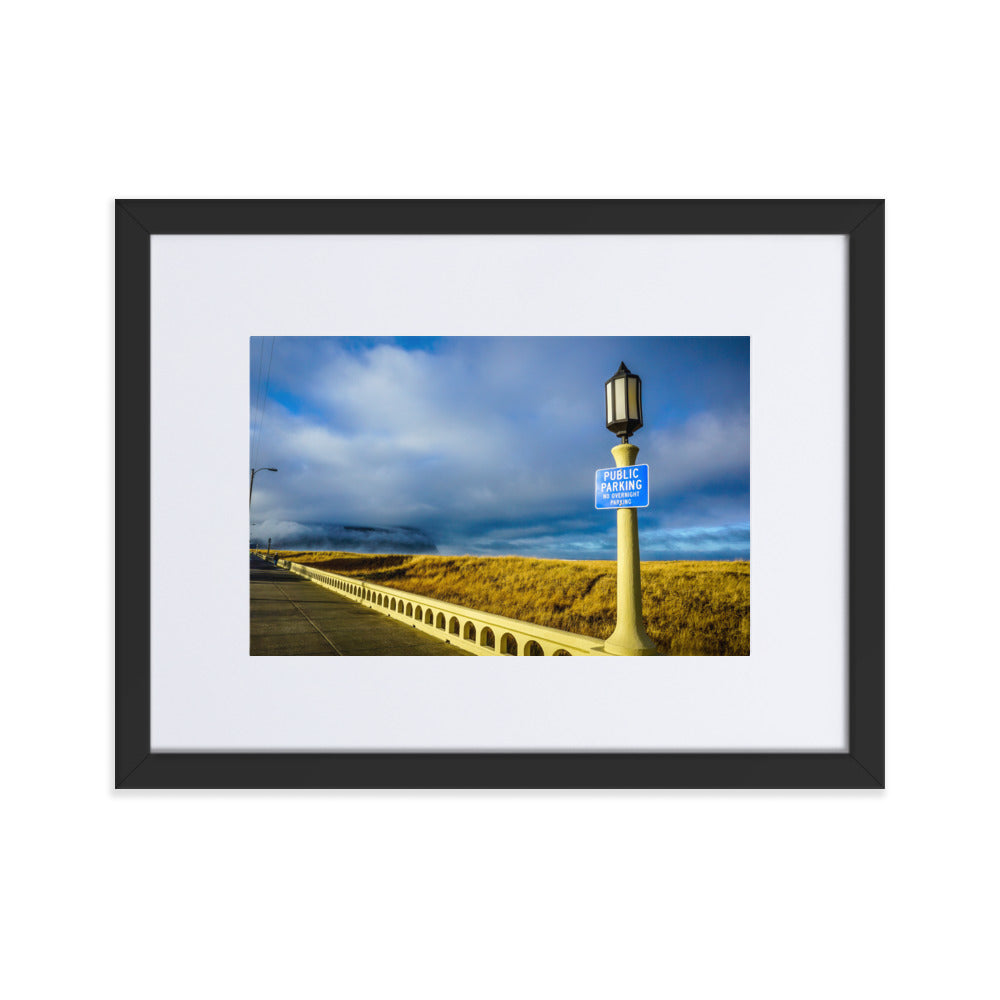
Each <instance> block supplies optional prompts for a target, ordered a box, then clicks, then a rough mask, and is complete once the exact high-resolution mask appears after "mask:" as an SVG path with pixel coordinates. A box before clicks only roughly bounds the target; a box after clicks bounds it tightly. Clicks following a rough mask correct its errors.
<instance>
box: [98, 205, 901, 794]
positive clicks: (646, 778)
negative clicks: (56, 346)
mask: <svg viewBox="0 0 1000 1000" xmlns="http://www.w3.org/2000/svg"><path fill="white" fill-rule="evenodd" d="M115 212H116V251H115V257H116V361H117V363H116V372H117V378H116V438H117V443H116V453H117V456H118V459H117V486H116V535H117V541H116V576H117V588H116V590H117V598H116V646H117V654H116V668H115V673H116V787H118V788H124V789H127V788H365V787H369V788H874V789H877V788H882V787H884V773H883V771H884V725H883V717H884V648H883V647H884V607H883V604H884V556H883V540H884V523H883V522H884V446H883V437H884V413H883V407H884V387H883V383H884V203H883V202H882V201H880V200H856V201H851V200H843V201H841V200H816V201H793V200H789V201H572V200H565V201H511V200H497V201H462V200H454V201H434V200H426V201H391V200H387V201H225V200H220V201H180V200H141V199H135V200H133V199H124V200H119V201H118V202H116V207H115ZM248 495H249V515H248V519H247V521H244V520H243V517H244V511H245V510H246V508H244V507H243V506H242V503H243V500H244V499H247V498H248Z"/></svg>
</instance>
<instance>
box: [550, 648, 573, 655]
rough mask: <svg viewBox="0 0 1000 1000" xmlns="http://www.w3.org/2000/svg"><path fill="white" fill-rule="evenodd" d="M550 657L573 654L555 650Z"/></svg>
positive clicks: (563, 650)
mask: <svg viewBox="0 0 1000 1000" xmlns="http://www.w3.org/2000/svg"><path fill="white" fill-rule="evenodd" d="M552 655H553V656H572V655H573V654H572V653H567V652H566V650H565V649H557V650H556V651H555V652H554V653H553V654H552Z"/></svg>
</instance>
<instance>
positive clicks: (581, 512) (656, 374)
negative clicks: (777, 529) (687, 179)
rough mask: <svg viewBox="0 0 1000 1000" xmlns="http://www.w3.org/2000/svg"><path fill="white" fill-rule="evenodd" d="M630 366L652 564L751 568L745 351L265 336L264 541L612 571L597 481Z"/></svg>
mask: <svg viewBox="0 0 1000 1000" xmlns="http://www.w3.org/2000/svg"><path fill="white" fill-rule="evenodd" d="M621 361H624V362H625V364H626V365H628V367H629V368H630V369H631V370H632V371H633V372H636V373H637V374H638V375H640V376H641V377H642V381H643V408H644V421H645V424H644V426H643V428H642V429H641V430H639V431H637V432H636V434H635V435H634V436H633V437H632V443H633V444H635V445H638V447H639V457H638V459H637V461H638V462H640V463H647V464H648V465H649V467H650V506H649V507H648V508H644V509H642V510H640V512H639V540H640V549H641V553H642V558H643V559H644V560H646V559H733V558H749V555H750V496H749V491H750V341H749V338H748V337H440V338H429V337H396V338H391V337H371V338H366V337H276V338H271V337H263V338H261V337H255V338H251V340H250V402H251V406H250V448H251V456H250V457H251V466H252V467H259V466H276V467H277V469H278V472H277V473H271V472H263V473H259V474H258V475H257V477H256V480H255V484H254V492H253V508H252V511H251V535H252V537H254V538H256V539H259V540H260V541H262V542H263V541H266V539H267V538H268V537H271V538H272V544H273V545H274V546H275V547H295V548H298V547H302V548H343V549H353V550H356V551H412V550H416V549H424V550H430V547H431V545H433V548H434V550H436V551H438V552H440V553H445V554H466V553H467V554H471V555H525V556H537V557H541V558H559V559H567V558H569V559H574V558H577V559H578V558H587V559H613V558H615V515H614V512H613V511H608V510H595V509H594V471H595V469H598V468H606V467H608V466H611V465H613V464H614V460H613V459H612V457H611V454H610V449H611V448H612V447H613V446H614V445H615V444H617V443H618V439H617V438H616V437H615V436H614V435H613V434H611V432H610V431H608V430H607V429H606V428H605V426H604V381H605V379H607V378H609V377H610V376H611V375H612V374H613V373H614V372H615V370H616V369H617V368H618V365H619V363H620V362H621ZM344 526H350V527H351V528H356V527H366V528H367V527H370V528H378V529H385V530H380V531H378V532H357V531H346V532H345V531H344V530H343V529H344ZM401 529H406V530H401Z"/></svg>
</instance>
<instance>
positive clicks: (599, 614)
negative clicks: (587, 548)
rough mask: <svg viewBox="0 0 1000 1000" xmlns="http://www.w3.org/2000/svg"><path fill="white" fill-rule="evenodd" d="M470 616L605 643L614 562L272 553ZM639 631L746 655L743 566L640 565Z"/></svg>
mask: <svg viewBox="0 0 1000 1000" xmlns="http://www.w3.org/2000/svg"><path fill="white" fill-rule="evenodd" d="M275 554H276V555H277V556H279V557H281V558H284V559H292V560H294V561H296V562H301V563H309V564H310V565H313V566H315V567H316V568H317V569H327V570H330V571H331V572H334V573H341V574H343V575H345V576H357V577H359V578H360V579H364V580H368V581H370V582H372V583H381V584H383V585H385V586H387V587H395V588H397V589H399V590H406V591H409V592H410V593H413V594H422V595H423V596H425V597H436V598H438V599H439V600H443V601H451V602H452V603H454V604H462V605H464V606H465V607H468V608H475V609H477V610H479V611H489V612H492V613H493V614H498V615H507V616H508V617H510V618H520V619H521V620H522V621H529V622H534V623H535V624H536V625H549V626H551V627H553V628H561V629H566V630H568V631H570V632H578V633H580V634H582V635H591V636H595V637H597V638H600V639H606V638H607V637H608V636H609V635H611V633H612V631H613V630H614V627H615V563H614V562H612V561H604V560H601V561H598V560H559V559H524V558H521V557H517V556H488V557H484V556H410V555H364V554H358V553H352V552H295V551H281V552H277V553H275ZM642 592H643V612H644V616H645V620H646V631H647V632H648V633H649V635H650V636H651V637H652V639H653V640H654V641H655V642H656V645H657V647H658V648H659V650H660V652H661V653H663V654H667V655H672V656H727V655H728V656H746V655H748V654H749V652H750V564H749V563H748V562H644V563H643V564H642Z"/></svg>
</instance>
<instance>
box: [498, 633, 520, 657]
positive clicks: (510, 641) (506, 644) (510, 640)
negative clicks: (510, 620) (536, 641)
mask: <svg viewBox="0 0 1000 1000" xmlns="http://www.w3.org/2000/svg"><path fill="white" fill-rule="evenodd" d="M500 652H501V654H502V655H503V656H517V639H515V638H514V637H513V636H512V635H511V634H510V632H504V634H503V635H502V636H500Z"/></svg>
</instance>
